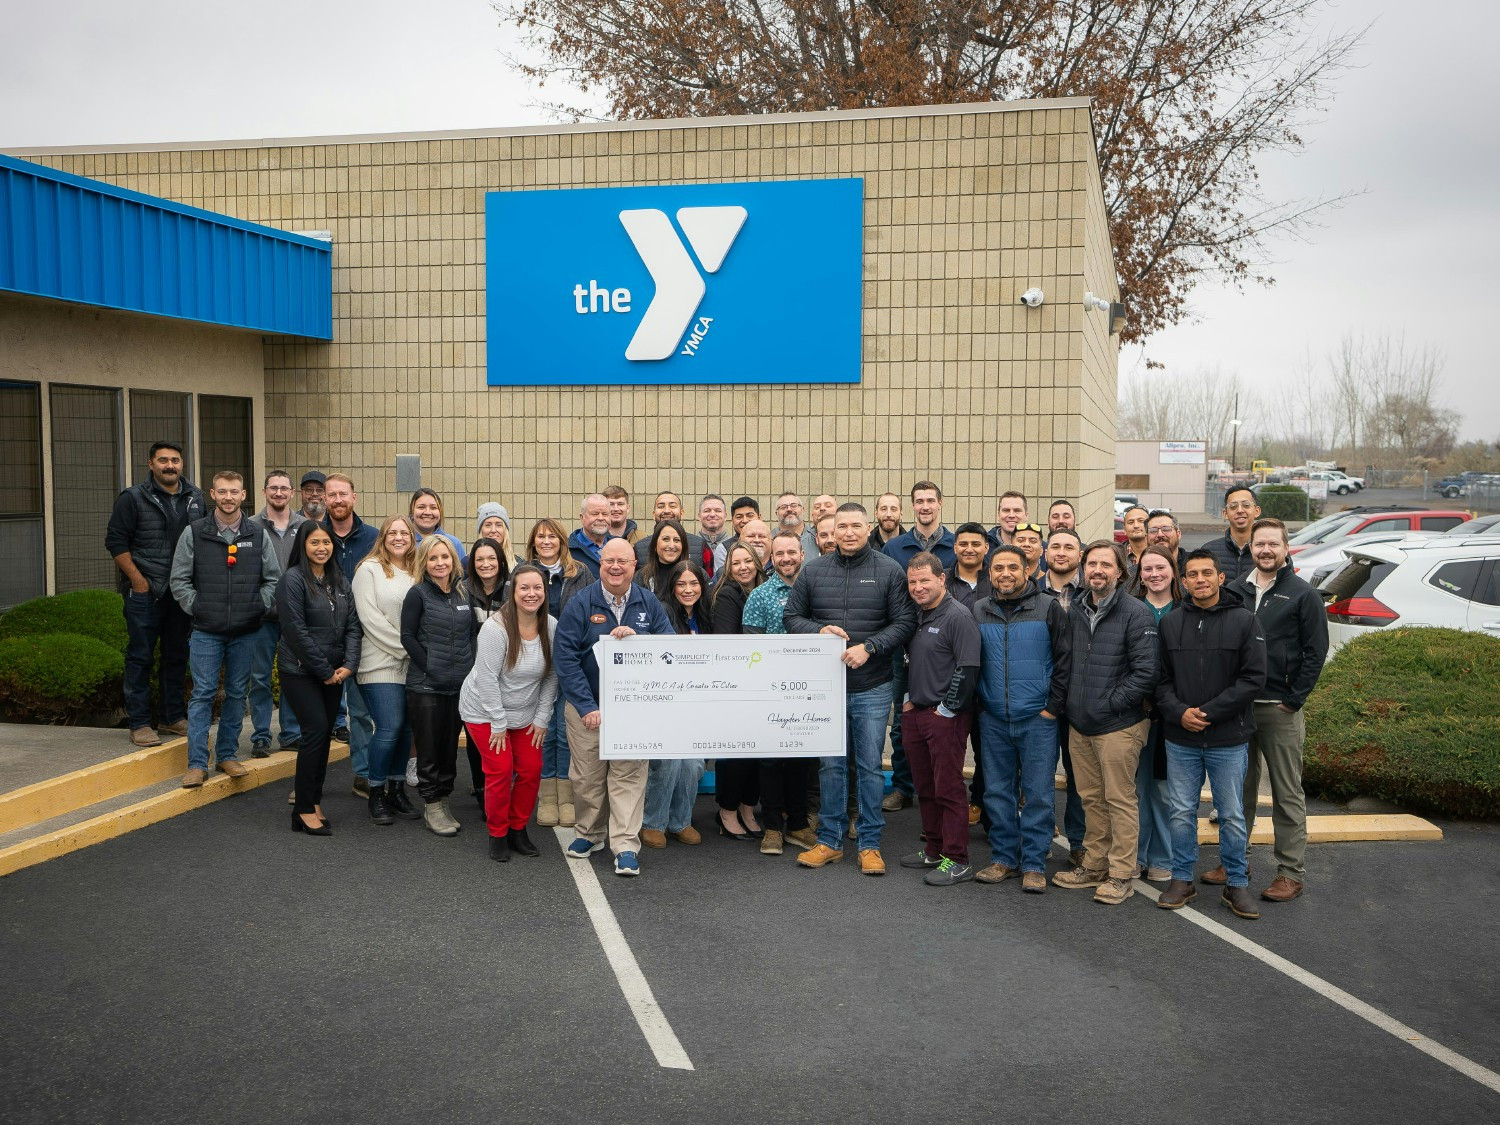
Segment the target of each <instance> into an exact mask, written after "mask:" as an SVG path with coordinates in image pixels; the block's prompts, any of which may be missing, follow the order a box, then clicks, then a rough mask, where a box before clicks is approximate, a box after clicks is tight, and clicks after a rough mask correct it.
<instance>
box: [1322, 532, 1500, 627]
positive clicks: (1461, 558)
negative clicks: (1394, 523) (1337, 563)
mask: <svg viewBox="0 0 1500 1125" xmlns="http://www.w3.org/2000/svg"><path fill="white" fill-rule="evenodd" d="M1318 589H1319V592H1320V593H1321V594H1322V595H1323V599H1324V601H1325V602H1326V603H1327V604H1326V606H1325V612H1326V613H1327V614H1328V647H1329V651H1333V650H1334V649H1337V648H1339V647H1340V646H1342V645H1346V644H1348V643H1349V642H1350V641H1352V640H1353V639H1354V638H1355V637H1358V636H1360V635H1362V634H1364V633H1369V632H1373V631H1374V630H1376V629H1389V628H1390V627H1392V626H1394V625H1439V626H1444V627H1446V628H1449V629H1465V630H1469V631H1471V632H1485V633H1488V634H1489V635H1490V636H1493V637H1500V535H1468V536H1461V537H1459V538H1452V537H1449V536H1447V535H1437V536H1432V537H1431V538H1416V537H1411V538H1407V539H1402V540H1400V541H1397V542H1392V543H1371V544H1367V545H1364V546H1360V547H1354V548H1351V549H1350V551H1349V558H1348V560H1347V561H1346V562H1345V563H1344V565H1343V566H1342V567H1340V568H1339V569H1338V570H1336V571H1334V572H1333V573H1332V574H1330V575H1329V576H1328V577H1327V578H1325V579H1324V580H1323V582H1322V584H1321V585H1320V586H1319V587H1318Z"/></svg>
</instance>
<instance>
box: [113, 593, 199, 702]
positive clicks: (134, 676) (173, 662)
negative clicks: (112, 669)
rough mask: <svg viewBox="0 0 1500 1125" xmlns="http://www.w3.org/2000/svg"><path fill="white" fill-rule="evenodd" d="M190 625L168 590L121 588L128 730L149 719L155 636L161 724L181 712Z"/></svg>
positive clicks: (154, 660) (154, 658) (186, 616)
mask: <svg viewBox="0 0 1500 1125" xmlns="http://www.w3.org/2000/svg"><path fill="white" fill-rule="evenodd" d="M192 627H193V626H192V622H191V621H190V620H189V619H188V615H187V614H185V613H183V612H182V607H181V606H179V605H178V604H177V602H176V601H175V600H174V599H173V597H172V595H171V594H163V595H162V596H161V597H157V596H156V595H154V594H150V593H146V594H137V593H136V592H135V591H134V590H126V591H125V637H126V641H125V712H126V714H127V715H129V716H130V729H131V730H136V729H138V728H140V727H149V726H150V725H151V666H152V664H154V663H155V662H156V644H157V641H160V642H161V671H160V673H159V674H158V676H157V679H156V683H157V686H158V688H159V690H160V692H161V725H162V726H168V725H169V724H171V723H175V722H177V721H178V720H180V719H181V718H182V717H183V716H184V715H185V714H186V709H185V708H184V706H183V698H182V697H183V680H184V679H185V678H186V677H187V665H188V634H189V633H190V632H191V630H192Z"/></svg>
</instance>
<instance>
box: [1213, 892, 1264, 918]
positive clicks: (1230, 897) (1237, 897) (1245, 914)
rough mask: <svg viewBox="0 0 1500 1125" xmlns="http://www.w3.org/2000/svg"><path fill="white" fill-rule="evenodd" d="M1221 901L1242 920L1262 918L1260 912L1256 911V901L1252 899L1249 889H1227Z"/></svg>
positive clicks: (1221, 896) (1220, 897)
mask: <svg viewBox="0 0 1500 1125" xmlns="http://www.w3.org/2000/svg"><path fill="white" fill-rule="evenodd" d="M1219 901H1220V902H1222V903H1223V904H1224V905H1225V906H1227V907H1229V909H1230V910H1232V911H1234V912H1235V914H1237V915H1239V916H1240V917H1241V918H1252V919H1253V918H1259V917H1260V911H1259V910H1257V909H1255V900H1254V899H1253V898H1251V897H1250V888H1249V887H1225V888H1224V893H1223V894H1222V895H1220V896H1219Z"/></svg>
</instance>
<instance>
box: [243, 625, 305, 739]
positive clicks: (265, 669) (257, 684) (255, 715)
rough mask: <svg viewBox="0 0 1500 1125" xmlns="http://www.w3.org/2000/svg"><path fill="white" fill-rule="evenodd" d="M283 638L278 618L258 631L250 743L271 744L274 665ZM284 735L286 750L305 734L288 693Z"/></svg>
mask: <svg viewBox="0 0 1500 1125" xmlns="http://www.w3.org/2000/svg"><path fill="white" fill-rule="evenodd" d="M280 640H281V626H280V624H278V623H277V622H275V621H262V622H261V625H260V632H259V633H256V634H255V655H254V657H253V659H252V660H251V662H250V743H251V745H253V746H254V745H258V746H269V745H271V666H272V665H273V664H274V663H275V662H276V644H277V642H278V641H280ZM278 710H279V711H280V713H281V738H280V739H279V744H280V746H281V748H282V749H283V750H285V749H289V748H292V747H295V746H296V745H297V739H299V738H300V737H302V729H301V728H300V727H299V726H297V716H296V715H294V714H292V705H291V704H290V703H288V702H287V698H286V693H285V692H283V693H282V695H281V706H280V707H279V708H278Z"/></svg>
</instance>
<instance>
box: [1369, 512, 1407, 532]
mask: <svg viewBox="0 0 1500 1125" xmlns="http://www.w3.org/2000/svg"><path fill="white" fill-rule="evenodd" d="M1410 527H1411V520H1410V519H1408V518H1407V517H1406V516H1400V517H1398V518H1395V519H1384V520H1371V521H1370V522H1369V523H1367V524H1365V525H1364V526H1363V527H1362V528H1360V529H1359V530H1360V534H1364V533H1365V532H1367V531H1407V530H1409V529H1410Z"/></svg>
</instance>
